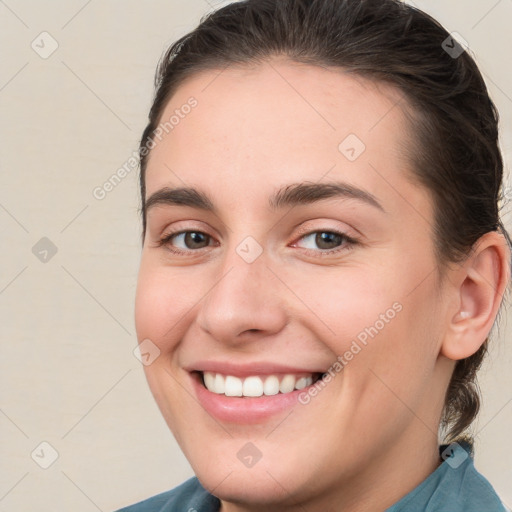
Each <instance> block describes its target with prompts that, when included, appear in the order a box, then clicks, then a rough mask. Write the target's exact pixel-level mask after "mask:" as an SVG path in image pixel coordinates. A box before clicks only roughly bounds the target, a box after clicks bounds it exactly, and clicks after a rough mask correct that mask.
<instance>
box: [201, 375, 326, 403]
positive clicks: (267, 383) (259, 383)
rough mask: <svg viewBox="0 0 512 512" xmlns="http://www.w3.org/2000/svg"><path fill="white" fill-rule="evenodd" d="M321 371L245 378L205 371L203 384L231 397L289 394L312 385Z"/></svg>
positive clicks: (218, 393)
mask: <svg viewBox="0 0 512 512" xmlns="http://www.w3.org/2000/svg"><path fill="white" fill-rule="evenodd" d="M321 376H322V374H321V373H314V374H311V373H310V374H285V375H277V374H274V375H253V376H247V377H245V378H239V377H235V376H234V375H224V374H221V373H216V372H207V371H205V372H203V373H202V377H203V384H204V386H205V387H206V389H207V390H208V391H211V392H212V393H215V394H217V395H225V396H229V397H261V396H273V395H277V394H287V393H291V392H293V391H295V390H300V389H304V388H305V387H307V386H311V385H312V384H313V383H314V382H316V381H317V380H319V379H320V378H321Z"/></svg>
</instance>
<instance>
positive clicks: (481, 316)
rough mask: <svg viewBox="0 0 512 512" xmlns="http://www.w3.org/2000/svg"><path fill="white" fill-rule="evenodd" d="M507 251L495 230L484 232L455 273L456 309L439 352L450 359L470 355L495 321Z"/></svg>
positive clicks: (507, 275)
mask: <svg viewBox="0 0 512 512" xmlns="http://www.w3.org/2000/svg"><path fill="white" fill-rule="evenodd" d="M509 258H510V251H509V248H508V245H507V243H506V240H505V238H504V237H503V236H502V235H500V234H499V233H497V232H494V231H493V232H489V233H486V234H485V235H483V236H482V237H481V238H480V239H479V240H478V242H477V243H476V245H475V250H474V251H473V252H472V254H471V255H470V256H469V257H468V259H467V260H466V261H465V262H464V263H463V264H462V266H461V267H460V269H458V270H457V271H456V272H455V273H456V276H457V280H458V282H459V283H460V285H459V286H458V287H456V288H455V290H454V293H457V297H456V299H457V300H456V301H455V302H454V303H455V304H457V310H456V311H455V313H454V314H453V315H452V318H451V320H450V322H449V325H448V326H447V330H446V334H445V338H444V340H443V345H442V347H441V354H442V355H444V356H446V357H448V358H449V359H452V360H459V359H465V358H467V357H469V356H471V355H473V354H474V353H475V352H476V351H477V350H478V349H479V348H480V347H481V345H482V344H483V343H484V342H485V340H486V339H487V337H488V335H489V332H490V330H491V328H492V326H493V324H494V321H495V318H496V315H497V313H498V310H499V307H500V304H501V301H502V297H503V294H504V292H505V288H506V286H507V283H508V281H509V279H510V269H509Z"/></svg>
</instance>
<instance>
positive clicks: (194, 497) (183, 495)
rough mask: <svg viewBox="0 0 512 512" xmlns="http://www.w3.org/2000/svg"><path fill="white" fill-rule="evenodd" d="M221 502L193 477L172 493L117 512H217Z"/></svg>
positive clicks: (158, 495) (164, 493)
mask: <svg viewBox="0 0 512 512" xmlns="http://www.w3.org/2000/svg"><path fill="white" fill-rule="evenodd" d="M219 505H220V501H219V500H218V498H216V497H215V496H213V495H212V494H210V493H209V492H208V491H207V490H206V489H205V488H204V487H203V486H202V485H201V484H200V482H199V480H198V479H197V477H192V478H190V479H189V480H187V481H185V482H183V483H182V484H181V485H178V486H177V487H175V488H174V489H171V490H170V491H166V492H163V493H161V494H157V495H156V496H153V497H151V498H148V499H146V500H144V501H140V502H138V503H135V504H133V505H129V506H127V507H124V508H121V509H119V510H117V511H116V512H173V511H178V510H179V511H180V512H187V511H188V510H189V509H191V510H195V511H196V512H217V511H218V510H219V508H220V507H219Z"/></svg>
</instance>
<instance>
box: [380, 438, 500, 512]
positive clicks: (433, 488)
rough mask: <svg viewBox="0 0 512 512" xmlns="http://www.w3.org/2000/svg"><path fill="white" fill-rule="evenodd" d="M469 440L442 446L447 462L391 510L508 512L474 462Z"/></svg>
mask: <svg viewBox="0 0 512 512" xmlns="http://www.w3.org/2000/svg"><path fill="white" fill-rule="evenodd" d="M472 448H473V447H472V446H471V445H469V444H468V443H461V444H458V443H453V444H452V445H450V446H446V445H444V446H441V447H440V454H441V457H442V459H443V460H444V462H443V463H442V464H441V466H439V467H438V468H437V469H436V470H435V471H434V473H432V474H431V475H430V476H429V477H428V478H427V479H426V480H425V481H424V482H423V483H422V484H420V485H419V486H418V487H417V488H416V489H414V490H413V491H412V492H410V493H409V494H408V495H406V496H405V497H404V498H403V499H401V500H400V501H399V502H398V503H396V504H395V505H394V506H393V507H391V508H390V509H388V510H387V512H411V511H414V512H418V510H421V511H422V512H484V511H485V512H508V511H507V509H506V508H505V506H504V505H503V503H502V502H501V500H500V498H499V496H498V494H497V493H496V491H495V490H494V488H493V487H492V485H491V484H490V483H489V481H488V480H487V479H486V478H485V477H484V476H483V475H482V474H481V473H479V472H478V470H477V469H476V468H475V466H474V462H473V449H472Z"/></svg>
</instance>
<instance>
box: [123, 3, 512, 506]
mask: <svg viewBox="0 0 512 512" xmlns="http://www.w3.org/2000/svg"><path fill="white" fill-rule="evenodd" d="M157 78H158V79H157V91H156V96H155V100H154V103H153V106H152V108H151V112H150V116H149V124H148V126H147V128H146V130H145V132H144V134H143V137H142V140H141V146H140V155H141V180H140V184H141V195H142V217H143V250H142V258H141V265H140V273H139V280H138V287H137V296H136V311H135V313H136V327H137V335H138V339H139V342H140V344H141V347H142V346H143V348H144V350H142V348H141V350H142V351H143V352H144V353H145V354H146V361H145V367H144V368H145V372H146V377H147V380H148V383H149V386H150V388H151V391H152V393H153V395H154V397H155V399H156V402H157V404H158V406H159V408H160V410H161V412H162V414H163V416H164V418H165V420H166V422H167V424H168V425H169V428H170V429H171V431H172V432H173V434H174V436H175V437H176V439H177V441H178V443H179V445H180V447H181V449H182V450H183V452H184V454H185V455H186V457H187V459H188V460H189V462H190V464H191V466H192V468H193V469H194V472H195V474H196V478H192V479H190V480H188V481H187V482H185V483H184V484H182V485H181V486H179V487H177V488H176V489H174V490H171V491H168V492H166V493H163V494H160V495H158V496H156V497H153V498H150V499H148V500H146V501H144V502H141V503H139V504H136V505H133V506H131V507H127V508H125V509H123V510H124V511H133V512H135V511H157V510H158V511H161V512H163V511H174V510H179V511H187V510H189V511H194V510H197V511H202V512H206V511H218V510H220V511H222V512H234V511H237V512H242V511H257V510H258V511H259V510H265V511H283V510H285V511H295V510H301V511H302V510H307V511H310V512H315V511H326V510H332V511H334V510H335V511H343V512H358V511H384V510H386V511H388V512H390V511H392V512H398V511H415V512H417V511H423V510H428V511H434V510H435V511H441V510H442V511H450V512H457V511H464V512H476V511H479V512H481V511H483V510H485V511H486V512H498V511H503V510H505V508H504V506H503V505H502V504H501V501H500V499H499V497H498V496H497V494H496V493H495V491H494V490H493V488H492V486H491V485H490V484H489V482H488V481H487V480H486V479H485V478H484V477H483V476H482V475H481V474H480V473H478V472H477V471H476V469H475V467H474V465H473V460H472V447H473V442H472V439H471V437H470V436H469V434H468V433H467V429H468V427H469V426H470V424H471V423H472V421H473V419H474V418H475V416H476V414H477V411H478V407H479V399H478V394H477V392H476V387H475V383H474V380H475V373H476V371H477V369H478V368H479V366H480V363H481V361H482V358H483V356H484V354H485V350H486V346H487V338H488V334H489V332H490V330H491V327H492V326H493V323H494V321H495V318H496V316H497V313H498V310H499V307H500V304H501V302H502V297H503V294H504V292H505V290H506V287H507V284H508V282H509V278H510V270H509V266H510V264H509V261H510V251H509V247H508V244H507V241H508V236H507V235H506V232H505V230H504V228H503V226H502V223H501V221H500V219H499V213H498V199H499V191H500V187H501V181H502V172H503V164H502V157H501V154H500V150H499V147H498V129H497V113H496V110H495V107H494V104H493V103H492V101H491V100H490V99H489V96H488V94H487V91H486V87H485V84H484V81H483V79H482V77H481V75H480V73H479V71H478V69H477V67H476V65H475V63H474V61H473V59H472V58H471V57H470V55H469V54H468V52H467V51H465V48H464V46H463V45H461V44H460V43H458V42H457V40H456V39H455V38H454V37H452V36H450V34H448V33H447V32H446V30H445V29H444V28H442V27H441V26H440V25H439V24H438V23H437V22H436V21H434V20H433V19H432V18H430V17H429V16H428V15H426V14H425V13H423V12H421V11H419V10H417V9H415V8H412V7H409V6H407V5H404V4H402V3H401V2H399V1H396V0H358V1H355V0H248V1H244V2H238V3H234V4H231V5H228V6H226V7H224V8H222V9H220V10H218V11H217V12H215V13H213V14H212V15H210V16H209V17H207V18H205V19H203V21H202V23H201V24H200V25H199V27H197V28H196V29H195V30H194V31H193V32H191V33H190V34H188V35H186V36H185V37H183V38H182V39H180V40H179V41H177V42H176V43H175V44H174V45H173V46H172V47H171V48H170V49H169V50H168V52H167V54H166V55H165V56H164V58H163V60H162V63H161V65H160V66H159V69H158V76H157Z"/></svg>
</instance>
